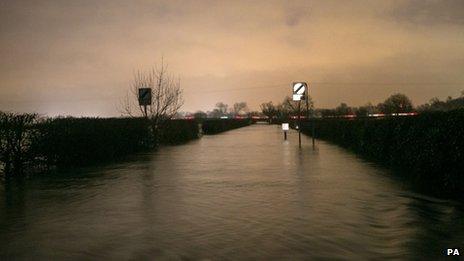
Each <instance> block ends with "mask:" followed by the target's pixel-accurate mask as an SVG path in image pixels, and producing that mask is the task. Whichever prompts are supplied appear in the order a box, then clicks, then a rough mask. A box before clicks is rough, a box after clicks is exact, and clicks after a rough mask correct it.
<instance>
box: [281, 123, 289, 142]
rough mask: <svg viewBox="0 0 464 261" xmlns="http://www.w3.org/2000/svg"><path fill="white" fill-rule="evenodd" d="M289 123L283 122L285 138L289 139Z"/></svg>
mask: <svg viewBox="0 0 464 261" xmlns="http://www.w3.org/2000/svg"><path fill="white" fill-rule="evenodd" d="M288 129H289V127H288V123H282V130H283V131H284V140H287V131H288Z"/></svg>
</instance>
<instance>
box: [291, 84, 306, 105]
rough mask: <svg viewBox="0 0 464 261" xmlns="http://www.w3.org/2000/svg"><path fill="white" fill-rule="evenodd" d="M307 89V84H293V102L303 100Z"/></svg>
mask: <svg viewBox="0 0 464 261" xmlns="http://www.w3.org/2000/svg"><path fill="white" fill-rule="evenodd" d="M307 87H308V85H307V84H306V83H305V82H294V83H293V100H294V101H301V100H303V99H304V96H305V92H306V88H307Z"/></svg>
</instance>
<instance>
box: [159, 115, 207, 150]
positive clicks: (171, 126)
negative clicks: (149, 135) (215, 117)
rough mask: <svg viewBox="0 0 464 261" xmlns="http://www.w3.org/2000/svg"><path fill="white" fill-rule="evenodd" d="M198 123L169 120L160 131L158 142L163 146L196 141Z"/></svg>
mask: <svg viewBox="0 0 464 261" xmlns="http://www.w3.org/2000/svg"><path fill="white" fill-rule="evenodd" d="M198 124H199V123H198V122H197V121H194V120H170V121H168V122H166V124H165V125H164V126H163V128H162V129H161V133H160V142H161V144H165V145H175V144H181V143H185V142H187V141H189V140H193V139H197V138H198V135H199V126H198Z"/></svg>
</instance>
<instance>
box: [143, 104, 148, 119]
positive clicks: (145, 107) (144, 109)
mask: <svg viewBox="0 0 464 261" xmlns="http://www.w3.org/2000/svg"><path fill="white" fill-rule="evenodd" d="M143 112H144V114H145V118H148V113H147V105H144V106H143Z"/></svg>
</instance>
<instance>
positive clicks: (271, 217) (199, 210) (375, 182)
mask: <svg viewBox="0 0 464 261" xmlns="http://www.w3.org/2000/svg"><path fill="white" fill-rule="evenodd" d="M296 142H297V135H296V134H295V133H290V135H289V141H283V137H282V133H281V131H280V130H279V127H276V126H267V125H254V126H251V127H247V128H242V129H238V130H234V131H230V132H227V133H224V134H220V135H216V136H205V137H203V138H202V139H201V140H198V141H194V142H191V143H188V144H186V145H182V146H175V147H166V148H162V149H160V150H159V151H158V152H154V153H153V154H149V155H139V156H136V157H135V158H134V159H133V160H131V161H128V162H125V163H121V164H118V165H112V166H106V167H95V168H89V169H83V170H80V171H79V172H78V173H69V174H67V175H61V176H49V177H40V178H34V179H30V180H27V181H25V182H24V183H23V184H9V185H6V186H1V188H0V259H3V258H7V257H10V258H16V259H30V258H34V259H84V260H86V259H108V258H111V259H121V260H126V259H157V260H159V259H169V260H172V259H174V260H176V259H220V260H223V259H233V260H237V259H264V260H267V259H290V260H295V259H304V258H306V259H307V258H322V257H329V258H343V259H359V258H363V259H365V258H373V257H380V258H417V259H422V258H427V259H430V258H433V257H442V256H443V254H444V251H445V249H446V248H451V247H460V248H461V249H463V248H464V212H463V210H462V206H461V205H459V204H458V203H456V202H452V201H444V200H438V199H435V198H430V197H426V196H422V195H420V194H416V193H413V192H411V190H410V189H409V188H408V187H407V186H406V185H403V184H402V183H401V182H399V181H397V180H395V179H392V177H390V173H389V172H388V171H387V170H384V169H382V168H379V167H377V166H375V165H374V164H371V163H368V162H365V161H363V160H361V159H359V158H357V157H356V156H355V155H353V154H351V153H349V152H347V151H345V150H343V149H341V148H339V147H337V146H334V145H330V144H327V143H323V142H319V143H318V148H317V149H316V150H312V149H311V147H310V144H311V142H310V140H309V139H307V138H306V137H303V143H304V146H303V149H302V150H299V149H298V146H297V143H296ZM463 250H464V249H463Z"/></svg>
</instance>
